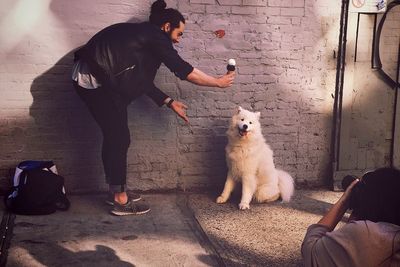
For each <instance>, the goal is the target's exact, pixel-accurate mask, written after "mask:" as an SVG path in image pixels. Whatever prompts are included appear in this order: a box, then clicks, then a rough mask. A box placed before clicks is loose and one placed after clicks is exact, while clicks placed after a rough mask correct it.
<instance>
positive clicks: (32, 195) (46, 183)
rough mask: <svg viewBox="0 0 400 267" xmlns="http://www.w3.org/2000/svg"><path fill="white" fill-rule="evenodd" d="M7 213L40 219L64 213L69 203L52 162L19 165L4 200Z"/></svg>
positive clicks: (62, 180) (62, 183)
mask: <svg viewBox="0 0 400 267" xmlns="http://www.w3.org/2000/svg"><path fill="white" fill-rule="evenodd" d="M4 200H5V201H4V202H5V205H6V207H7V209H8V210H9V211H11V212H13V213H16V214H23V215H44V214H50V213H53V212H55V211H56V210H67V209H68V208H69V206H70V202H69V200H68V199H67V196H66V194H65V188H64V178H63V177H62V176H60V175H58V174H57V169H56V166H55V165H54V163H53V162H52V161H23V162H21V163H20V164H18V166H17V168H16V169H15V174H14V178H13V188H12V191H11V192H10V193H9V194H7V195H6V196H5V198H4Z"/></svg>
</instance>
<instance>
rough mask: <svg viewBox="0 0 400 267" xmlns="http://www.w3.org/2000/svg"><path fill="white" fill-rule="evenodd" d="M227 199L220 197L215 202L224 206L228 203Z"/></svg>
mask: <svg viewBox="0 0 400 267" xmlns="http://www.w3.org/2000/svg"><path fill="white" fill-rule="evenodd" d="M226 200H227V199H226V198H224V197H223V196H219V197H217V200H215V202H217V203H218V204H222V203H225V202H226Z"/></svg>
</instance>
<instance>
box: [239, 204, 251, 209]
mask: <svg viewBox="0 0 400 267" xmlns="http://www.w3.org/2000/svg"><path fill="white" fill-rule="evenodd" d="M239 209H241V210H249V209H250V204H248V203H239Z"/></svg>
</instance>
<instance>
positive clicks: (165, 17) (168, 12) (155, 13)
mask: <svg viewBox="0 0 400 267" xmlns="http://www.w3.org/2000/svg"><path fill="white" fill-rule="evenodd" d="M166 7H167V3H165V1H164V0H157V1H155V2H154V3H153V4H152V5H151V9H150V17H149V21H150V23H152V24H154V25H156V26H158V27H161V26H162V25H163V24H165V23H167V22H169V23H171V29H172V30H173V29H175V28H178V27H179V24H180V22H182V23H185V18H184V17H183V16H182V14H181V13H180V12H179V11H178V10H176V9H173V8H166Z"/></svg>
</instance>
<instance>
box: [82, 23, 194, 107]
mask: <svg viewBox="0 0 400 267" xmlns="http://www.w3.org/2000/svg"><path fill="white" fill-rule="evenodd" d="M75 59H80V60H84V61H85V62H86V63H87V64H88V65H89V69H90V71H91V73H92V74H93V75H94V76H95V77H96V79H98V80H99V81H100V83H101V84H102V87H106V88H110V90H111V91H112V92H113V93H115V95H116V96H118V98H119V99H120V100H122V102H124V103H126V104H128V103H130V102H131V101H132V100H134V99H135V98H137V97H138V96H140V95H142V94H146V95H148V96H149V97H151V98H152V99H153V100H154V101H155V102H156V103H157V104H158V105H159V106H161V105H162V104H163V101H164V100H165V99H166V98H167V97H168V96H167V95H166V94H164V93H163V92H162V91H161V90H160V89H158V88H157V87H156V86H155V85H154V82H153V81H154V77H155V75H156V73H157V70H158V68H159V67H160V65H161V63H164V64H165V65H166V66H167V67H168V68H169V69H170V70H171V71H172V72H173V73H175V75H176V76H177V77H179V78H180V79H182V80H185V79H186V78H187V76H188V75H189V73H191V72H192V71H193V67H192V66H191V65H190V64H189V63H187V62H186V61H184V60H183V59H182V58H181V57H180V56H179V55H178V52H177V51H176V50H175V49H174V48H173V46H172V41H171V39H170V38H169V36H168V35H167V34H166V33H165V32H164V31H162V30H161V29H160V28H158V27H157V26H155V25H153V24H151V23H149V22H143V23H119V24H114V25H111V26H109V27H107V28H105V29H103V30H101V31H100V32H98V33H97V34H95V35H94V36H93V37H92V38H91V39H90V40H89V41H88V42H87V44H86V45H84V46H82V47H81V48H79V49H78V50H77V51H76V52H75Z"/></svg>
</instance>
